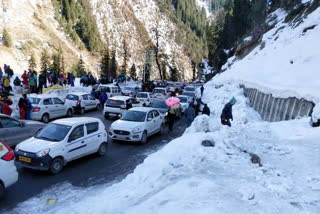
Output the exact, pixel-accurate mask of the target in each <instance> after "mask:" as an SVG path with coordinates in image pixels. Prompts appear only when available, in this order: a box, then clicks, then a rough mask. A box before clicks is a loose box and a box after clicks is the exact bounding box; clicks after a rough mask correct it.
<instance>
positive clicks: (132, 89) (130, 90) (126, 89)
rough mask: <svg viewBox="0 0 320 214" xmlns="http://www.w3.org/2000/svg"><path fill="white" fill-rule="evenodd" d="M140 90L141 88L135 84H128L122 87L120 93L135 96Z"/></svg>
mask: <svg viewBox="0 0 320 214" xmlns="http://www.w3.org/2000/svg"><path fill="white" fill-rule="evenodd" d="M140 91H141V89H140V88H139V87H138V86H136V87H132V86H131V87H130V86H126V87H124V88H123V89H122V91H121V94H122V95H123V96H130V97H134V96H136V95H137V94H138V93H139V92H140Z"/></svg>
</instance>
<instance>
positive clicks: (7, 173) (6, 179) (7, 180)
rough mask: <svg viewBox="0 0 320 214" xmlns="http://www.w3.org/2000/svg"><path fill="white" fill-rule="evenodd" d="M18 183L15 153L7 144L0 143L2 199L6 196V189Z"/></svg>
mask: <svg viewBox="0 0 320 214" xmlns="http://www.w3.org/2000/svg"><path fill="white" fill-rule="evenodd" d="M17 181H18V172H17V169H16V166H15V165H14V152H13V150H12V149H11V148H10V147H9V146H8V145H7V144H6V143H5V142H2V141H0V198H2V197H3V196H4V191H5V189H6V188H8V187H9V186H11V185H13V184H14V183H16V182H17Z"/></svg>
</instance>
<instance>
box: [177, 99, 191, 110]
mask: <svg viewBox="0 0 320 214" xmlns="http://www.w3.org/2000/svg"><path fill="white" fill-rule="evenodd" d="M178 98H179V100H180V105H181V108H182V113H184V111H185V110H186V109H187V108H188V106H189V103H190V102H191V100H192V98H191V97H189V96H186V95H180V96H178Z"/></svg>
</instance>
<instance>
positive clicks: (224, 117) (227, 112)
mask: <svg viewBox="0 0 320 214" xmlns="http://www.w3.org/2000/svg"><path fill="white" fill-rule="evenodd" d="M236 102H237V100H236V98H234V97H232V99H231V100H230V102H228V103H227V104H226V105H225V106H224V108H223V110H222V113H221V116H220V118H221V124H222V125H227V126H229V127H231V123H230V119H231V120H232V121H233V115H232V106H233V105H234V104H236Z"/></svg>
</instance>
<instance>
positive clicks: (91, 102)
mask: <svg viewBox="0 0 320 214" xmlns="http://www.w3.org/2000/svg"><path fill="white" fill-rule="evenodd" d="M88 98H89V102H90V106H89V108H90V109H94V108H96V106H97V105H96V98H94V97H93V96H92V95H88Z"/></svg>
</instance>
